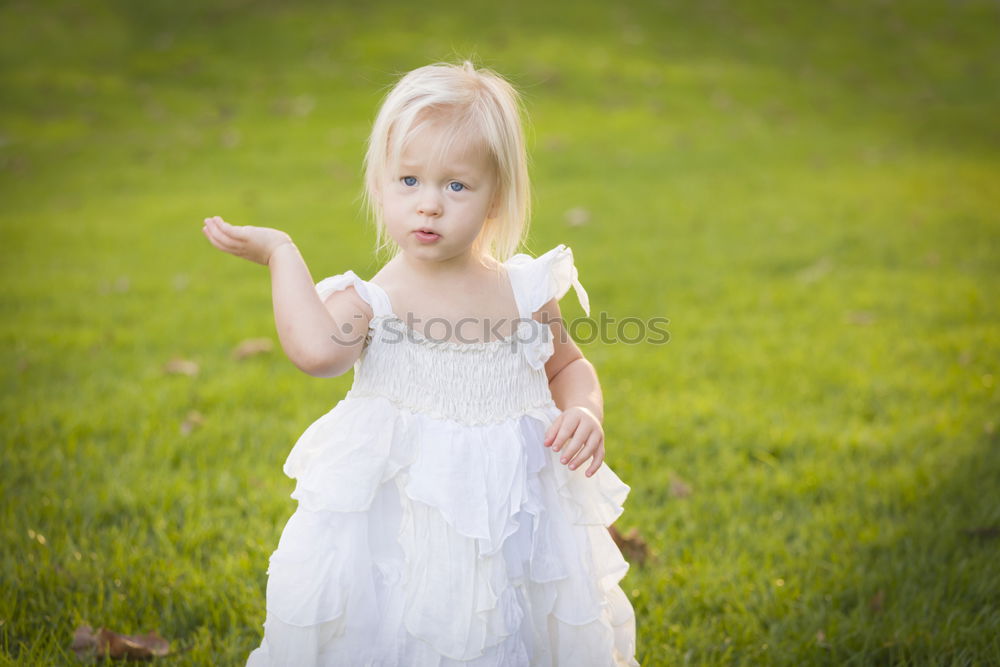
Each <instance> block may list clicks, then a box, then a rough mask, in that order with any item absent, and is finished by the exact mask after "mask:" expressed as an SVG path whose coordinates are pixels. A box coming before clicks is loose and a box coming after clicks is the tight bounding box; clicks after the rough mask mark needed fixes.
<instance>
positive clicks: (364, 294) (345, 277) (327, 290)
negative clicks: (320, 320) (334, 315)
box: [316, 271, 385, 315]
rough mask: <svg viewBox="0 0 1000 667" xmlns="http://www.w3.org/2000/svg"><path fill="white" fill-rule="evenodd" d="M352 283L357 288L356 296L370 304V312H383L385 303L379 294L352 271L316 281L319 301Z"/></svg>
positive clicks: (379, 313)
mask: <svg viewBox="0 0 1000 667" xmlns="http://www.w3.org/2000/svg"><path fill="white" fill-rule="evenodd" d="M352 285H353V286H354V289H355V290H357V292H358V296H360V297H361V298H362V299H364V300H365V302H366V303H367V304H368V305H369V306H371V308H372V312H373V313H374V314H375V315H381V314H383V313H384V312H385V308H384V306H385V304H384V303H383V301H382V299H381V298H380V297H381V294H379V293H378V291H377V290H375V289H372V286H371V285H369V284H368V283H367V282H366V281H364V280H362V279H361V278H359V277H358V276H357V274H356V273H354V271H345V272H344V273H340V274H337V275H335V276H330V277H329V278H324V279H323V280H321V281H319V282H318V283H316V292H317V293H318V294H319V299H320V301H326V297H328V296H330V295H331V294H333V293H334V292H337V291H339V290H342V289H347V288H348V287H350V286H352Z"/></svg>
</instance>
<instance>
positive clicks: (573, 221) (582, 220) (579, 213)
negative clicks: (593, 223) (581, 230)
mask: <svg viewBox="0 0 1000 667" xmlns="http://www.w3.org/2000/svg"><path fill="white" fill-rule="evenodd" d="M565 217H566V222H568V223H569V225H570V226H571V227H580V226H581V225H585V224H587V223H588V222H590V211H588V210H587V209H585V208H584V207H582V206H574V207H573V208H571V209H569V210H568V211H566V213H565Z"/></svg>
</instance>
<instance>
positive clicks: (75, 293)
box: [0, 0, 1000, 665]
mask: <svg viewBox="0 0 1000 667" xmlns="http://www.w3.org/2000/svg"><path fill="white" fill-rule="evenodd" d="M662 4H663V3H629V5H628V6H627V7H625V6H622V7H613V6H610V5H605V4H599V3H593V4H587V5H583V6H581V5H578V4H574V5H572V7H570V6H568V5H565V6H564V5H562V4H559V3H556V4H551V3H550V4H545V3H535V4H532V5H525V6H518V5H510V3H494V4H491V5H487V4H483V5H482V6H469V5H464V6H463V7H462V10H461V11H459V10H457V9H456V7H455V6H454V5H444V4H441V5H439V6H437V5H435V4H434V3H432V4H431V5H430V6H429V5H427V4H426V3H424V4H422V5H419V6H418V5H414V4H402V3H400V4H399V5H395V4H392V3H379V5H378V7H377V8H364V7H361V6H357V7H354V6H351V7H347V6H345V7H337V8H331V7H328V6H327V4H326V3H294V4H292V3H267V2H237V1H236V0H229V1H223V0H220V1H218V2H213V3H210V5H211V6H206V5H205V3H181V4H178V3H165V2H152V3H126V2H103V3H101V2H98V3H90V4H89V5H87V6H86V7H83V6H77V5H71V4H69V3H48V4H47V5H46V6H45V8H42V7H41V6H40V5H34V4H29V3H7V4H5V5H4V6H2V7H0V34H2V35H3V37H4V39H2V40H0V99H2V100H3V102H2V104H0V230H2V231H0V234H2V236H0V242H2V251H3V264H2V269H0V271H2V276H3V284H4V299H3V309H4V310H3V315H4V317H3V319H2V324H0V336H2V337H3V342H4V346H3V358H4V369H5V370H4V372H3V382H4V386H5V391H4V394H3V410H2V412H0V414H2V418H3V431H4V434H5V443H4V447H3V453H2V462H0V466H2V470H3V473H2V475H0V490H2V497H3V500H4V502H3V509H2V514H0V543H2V544H3V550H2V552H0V558H2V570H0V590H2V591H3V595H0V661H3V662H5V663H9V664H38V665H42V664H45V665H48V664H53V663H57V664H58V663H71V662H73V661H74V660H75V658H74V657H73V655H72V653H71V652H69V650H68V646H69V641H70V639H71V637H72V632H73V629H74V628H75V627H76V626H77V625H78V624H80V623H82V622H88V623H90V624H92V625H93V626H95V627H97V626H100V625H103V626H105V627H109V628H112V629H115V630H119V631H122V632H129V633H131V632H141V631H145V630H147V629H154V628H155V629H158V630H159V632H160V633H161V634H162V635H163V636H165V637H167V638H168V639H170V640H171V641H172V645H173V649H174V653H175V656H174V657H173V658H167V659H165V660H162V662H165V663H169V664H199V665H200V664H242V662H243V661H244V660H245V658H246V654H247V653H248V652H249V651H250V650H251V649H252V648H253V647H255V646H256V645H257V643H258V642H259V639H260V636H261V632H262V628H261V623H262V622H263V620H264V585H265V581H266V579H265V570H266V567H267V557H268V556H269V554H270V552H271V551H272V550H273V549H274V547H275V546H276V544H277V538H278V535H279V533H280V530H281V527H282V526H283V524H284V521H285V520H286V519H287V517H288V516H289V515H290V513H291V511H292V510H293V509H294V502H293V501H292V500H291V499H289V498H288V494H289V493H290V492H291V490H292V484H293V483H292V481H291V480H289V479H287V478H285V477H284V476H283V475H282V473H281V465H282V463H283V461H284V457H285V456H286V455H287V453H288V450H289V448H290V447H291V445H292V444H293V443H294V440H295V438H297V436H298V435H299V434H300V433H301V432H302V431H303V430H304V429H305V427H306V426H307V425H308V424H309V423H310V422H311V421H312V420H314V419H316V418H317V417H318V416H320V415H321V414H322V413H323V412H325V411H326V410H328V409H329V408H330V407H331V406H332V405H333V404H334V403H335V402H336V401H337V400H339V399H340V398H341V397H342V396H343V394H344V392H345V391H346V390H347V388H348V387H349V386H350V376H349V375H348V376H345V377H341V378H336V379H332V380H318V379H314V378H310V377H308V376H305V375H303V374H302V373H300V372H299V371H297V370H296V369H295V368H294V366H292V365H291V364H290V363H289V362H288V361H287V359H285V358H284V356H283V354H281V352H280V348H279V347H277V346H276V347H275V352H274V353H272V354H270V355H263V356H256V357H251V358H249V359H245V360H243V361H236V360H234V359H233V358H232V357H231V355H230V353H231V351H232V349H233V347H235V345H236V344H237V343H238V342H239V341H241V340H244V339H246V338H255V337H270V338H272V339H273V340H274V342H275V343H276V344H277V337H276V335H275V332H274V324H273V315H272V311H271V302H270V292H269V284H268V276H267V272H266V270H264V269H263V268H262V267H259V266H254V265H251V264H249V263H247V262H240V261H237V260H235V259H234V258H231V257H226V256H224V255H222V254H221V253H219V252H218V251H216V250H214V249H213V248H211V247H210V246H209V244H208V243H207V242H206V241H205V239H204V238H203V236H202V235H201V231H200V228H201V221H202V219H203V218H205V217H206V216H209V215H222V216H224V217H226V219H228V220H231V221H232V222H235V223H243V224H256V225H266V226H275V227H280V228H282V229H284V230H286V231H288V232H289V233H290V234H292V236H293V237H294V238H295V239H296V242H297V244H298V245H299V246H300V247H301V248H302V249H303V252H304V254H305V257H306V259H307V260H308V262H309V265H310V269H311V270H312V273H313V276H314V278H315V279H316V280H319V279H320V278H322V277H324V276H327V275H331V274H334V273H340V272H342V271H344V270H346V269H348V268H350V269H354V270H355V271H357V272H358V273H359V275H362V276H363V277H367V276H370V275H371V274H373V273H374V271H375V270H376V268H377V267H376V264H375V260H374V258H373V255H372V253H371V247H372V240H373V236H372V233H371V230H370V229H369V228H368V227H367V226H366V223H365V222H364V221H363V219H362V217H361V215H360V213H359V207H358V204H359V201H358V194H359V191H360V185H361V182H360V165H361V156H362V154H363V149H364V141H365V138H366V132H367V129H368V126H369V123H370V121H371V117H372V115H373V114H374V111H375V108H376V105H377V103H378V100H379V98H380V95H381V94H382V93H383V91H384V90H385V86H386V85H387V84H389V83H390V82H391V81H392V77H393V74H394V73H398V72H402V71H405V70H407V69H410V68H412V67H416V66H419V65H422V64H425V63H427V62H431V61H435V60H442V59H446V60H453V59H454V58H455V57H456V56H463V55H472V54H475V55H477V56H478V57H479V59H480V60H481V61H482V62H484V63H485V64H487V65H490V66H493V67H495V68H496V69H497V70H499V71H500V72H501V73H504V74H506V75H508V76H509V77H510V78H512V80H514V82H515V83H516V84H517V85H518V86H519V87H520V88H521V89H522V90H523V91H524V93H525V100H526V104H527V108H528V111H529V113H530V114H531V126H530V141H531V147H532V173H533V177H534V187H535V201H534V204H535V210H536V217H535V220H534V222H533V226H532V236H531V239H530V242H529V244H528V246H529V247H528V250H529V251H530V252H532V253H533V254H537V253H540V252H544V251H545V250H548V249H549V248H551V247H553V246H554V245H555V244H557V243H566V244H568V245H570V246H571V247H572V248H573V250H574V253H575V255H576V259H577V266H578V267H579V269H580V278H581V281H582V282H583V284H584V285H585V287H586V288H587V290H588V291H589V293H590V299H591V305H592V316H593V317H594V319H595V320H596V319H597V318H598V317H599V316H600V313H601V312H602V311H603V312H604V314H605V315H606V316H607V317H609V318H615V319H616V321H621V320H622V319H624V318H626V317H638V318H644V319H645V318H652V317H666V318H669V320H670V324H669V326H668V327H667V328H668V329H669V331H670V341H669V342H668V343H667V344H665V345H651V344H643V345H628V344H624V343H612V342H609V341H605V342H593V343H588V344H585V345H584V346H583V349H584V352H585V354H587V356H588V358H590V359H591V360H592V361H593V362H594V364H595V365H596V366H597V368H598V371H599V372H600V375H601V379H602V384H603V387H604V394H605V402H606V410H605V411H606V420H605V428H606V432H607V448H608V457H607V461H608V464H609V465H610V466H611V467H613V468H614V469H615V471H616V472H617V473H618V474H619V475H620V476H621V477H622V479H623V480H625V481H626V482H627V483H628V484H629V485H631V487H632V493H631V495H630V497H629V499H628V502H627V505H626V511H625V513H624V514H623V515H622V518H621V519H620V520H619V522H618V528H619V529H621V530H622V532H625V531H626V530H627V529H628V528H631V527H636V528H638V529H639V531H640V533H641V535H642V536H643V537H644V539H645V540H646V541H647V542H648V545H649V551H650V554H649V559H648V560H647V562H646V564H645V565H642V566H640V565H639V564H637V563H636V564H633V566H632V568H631V569H630V571H629V573H628V575H627V576H626V578H625V579H624V580H623V582H622V585H623V588H624V590H625V591H626V593H627V594H628V595H629V597H630V598H631V599H632V601H633V604H634V605H635V609H636V613H637V617H638V620H637V623H638V633H639V636H638V657H639V659H640V662H642V663H643V665H673V664H682V663H691V664H754V665H756V664H789V665H800V664H857V665H868V664H922V665H923V664H930V665H933V664H940V665H954V664H992V663H997V662H1000V640H998V639H997V637H998V636H1000V608H998V602H997V601H998V600H1000V576H998V570H997V567H996V562H997V548H998V545H1000V541H998V540H1000V538H998V537H996V531H995V529H996V528H997V527H1000V488H998V485H997V480H998V479H1000V455H998V435H997V432H998V429H1000V418H998V416H997V415H1000V410H998V408H1000V400H998V391H997V384H998V382H1000V364H998V359H1000V309H998V306H997V303H998V302H997V299H996V295H997V293H998V287H1000V279H998V269H1000V216H998V213H997V211H998V210H1000V207H998V204H1000V197H998V196H997V194H996V187H995V184H996V183H997V182H998V180H1000V167H998V159H997V157H998V148H1000V136H998V134H997V125H996V122H995V118H996V117H997V115H998V111H1000V99H998V96H1000V92H998V91H1000V85H998V84H1000V68H998V67H997V65H996V63H998V62H1000V53H998V52H997V46H996V44H997V42H996V39H995V35H994V34H993V32H994V31H993V26H995V20H996V7H995V5H994V4H991V3H986V2H979V3H976V2H965V3H950V4H948V5H946V6H945V5H941V4H940V3H932V2H921V3H917V2H911V3H883V2H870V3H848V2H835V3H826V4H823V5H822V6H820V5H816V6H813V5H806V4H801V5H795V6H794V7H793V6H791V5H787V4H783V3H765V2H754V3H739V4H735V3H725V2H713V3H708V2H706V3H690V4H688V5H681V4H672V5H670V6H660V5H662ZM574 208H578V209H579V208H582V209H584V210H585V212H586V217H587V221H586V223H585V224H582V225H578V226H574V225H571V224H569V223H568V222H567V217H566V213H567V211H569V210H570V209H574ZM562 307H563V312H564V315H565V316H566V317H568V318H577V317H581V316H582V312H581V310H580V308H579V306H578V304H576V303H575V300H574V299H573V297H572V296H569V297H568V298H565V299H564V300H563V302H562ZM174 357H180V358H184V359H189V360H193V361H195V362H197V363H198V365H199V372H198V373H197V375H195V376H187V375H171V374H167V373H165V372H164V370H163V368H164V364H165V363H166V362H167V361H169V360H170V359H172V358H174ZM192 411H196V412H197V413H198V414H200V415H201V416H202V418H203V421H202V422H201V423H200V425H198V424H195V425H194V427H193V429H192V430H191V431H190V432H189V433H185V431H184V429H182V425H183V424H184V423H185V422H186V421H187V420H190V419H191V412H192ZM678 483H683V484H686V485H687V487H688V488H689V489H690V494H689V495H685V494H684V493H678V491H677V489H679V488H683V487H682V486H677V484H678Z"/></svg>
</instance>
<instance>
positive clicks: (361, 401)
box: [247, 244, 638, 667]
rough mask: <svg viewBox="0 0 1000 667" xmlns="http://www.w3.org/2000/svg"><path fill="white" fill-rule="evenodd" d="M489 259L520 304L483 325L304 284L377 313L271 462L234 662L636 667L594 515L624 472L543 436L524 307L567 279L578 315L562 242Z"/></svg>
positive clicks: (360, 286)
mask: <svg viewBox="0 0 1000 667" xmlns="http://www.w3.org/2000/svg"><path fill="white" fill-rule="evenodd" d="M505 266H506V268H507V272H508V275H509V276H510V283H511V286H512V288H513V292H514V297H515V300H516V301H517V305H518V310H519V312H520V317H521V319H520V320H519V326H518V327H517V329H516V333H515V334H514V335H512V336H509V337H507V338H504V339H497V340H492V341H488V342H473V343H460V342H455V341H443V340H435V339H430V338H426V337H424V336H423V335H422V334H420V333H419V332H417V331H414V330H413V329H412V328H410V327H408V326H406V325H405V323H404V322H403V320H402V319H401V318H399V317H398V316H397V315H395V314H394V313H393V312H392V308H391V305H390V303H389V299H388V296H387V294H386V292H385V291H383V290H382V288H380V287H379V286H378V285H376V284H374V283H371V282H367V281H364V280H362V279H360V278H358V276H357V275H355V274H354V272H353V271H347V272H346V273H343V274H340V275H336V276H332V277H330V278H326V279H324V280H322V281H320V282H319V283H317V285H316V289H317V290H318V292H319V295H320V297H321V298H324V299H325V298H326V296H327V295H328V294H330V293H332V292H334V291H336V290H340V289H344V288H346V287H347V286H349V285H353V286H354V287H355V289H356V290H357V292H358V294H359V295H360V296H361V297H362V298H363V299H365V301H367V302H368V303H369V304H370V305H371V307H372V310H373V312H374V317H373V318H372V320H371V324H370V328H369V332H368V337H367V340H366V343H365V347H364V349H363V351H362V354H361V356H360V358H359V359H358V361H357V363H356V364H355V366H354V382H353V385H352V387H351V389H350V391H349V392H348V393H347V395H346V396H345V398H344V399H343V400H342V401H340V402H339V403H337V404H336V406H334V408H333V409H332V410H330V411H329V412H328V413H326V414H325V415H323V416H322V417H320V418H319V419H318V420H316V421H315V422H314V423H313V424H311V425H310V426H309V427H308V428H307V429H306V430H305V432H304V433H302V435H301V436H300V437H299V439H298V440H297V441H296V443H295V446H294V447H293V448H292V450H291V452H290V453H289V455H288V459H287V461H286V462H285V465H284V472H285V474H286V475H288V476H289V477H291V478H293V479H295V480H297V482H296V486H295V490H294V492H293V493H292V494H291V497H292V498H295V499H296V500H297V501H298V506H297V509H296V511H295V512H294V513H293V514H292V516H291V518H290V519H289V520H288V523H287V524H286V525H285V527H284V530H283V532H282V534H281V539H280V541H279V543H278V547H277V549H276V550H275V551H274V553H273V554H272V555H271V558H270V565H269V568H268V570H267V573H268V581H267V615H266V620H265V622H264V638H263V640H262V641H261V644H260V647H259V648H257V649H255V650H254V651H253V652H251V653H250V656H249V658H248V661H247V665H248V667H257V666H260V665H287V666H294V667H308V666H310V665H324V666H333V665H336V666H338V667H340V666H351V667H354V666H356V665H358V666H372V667H376V666H377V667H390V666H391V667H446V666H448V667H450V666H456V665H464V666H467V667H469V666H475V667H485V666H487V665H489V666H491V667H520V666H528V665H530V666H532V667H535V666H538V667H542V666H544V667H549V666H555V665H559V666H564V667H587V666H594V667H598V666H599V667H609V666H618V665H632V666H634V667H638V662H637V661H636V660H635V657H634V655H635V614H634V611H633V608H632V605H631V603H630V602H629V600H628V598H627V597H626V596H625V593H624V592H623V591H622V589H621V587H620V586H619V582H620V581H621V579H622V577H624V576H625V573H626V571H627V570H628V562H627V561H625V559H624V558H623V557H622V554H621V551H620V550H619V549H618V547H617V546H616V545H615V543H614V540H613V539H612V538H611V535H610V533H609V532H608V529H607V527H608V526H609V525H611V523H612V522H614V521H615V519H617V518H618V516H619V515H620V514H621V513H622V511H623V508H622V505H623V503H624V501H625V498H626V496H627V495H628V493H629V491H630V487H629V486H627V485H626V484H624V483H623V482H622V481H621V480H620V479H619V478H618V476H617V475H616V474H615V473H614V472H613V471H612V470H611V468H609V467H608V465H607V464H606V463H602V464H601V467H600V468H599V469H598V471H597V473H595V474H594V476H592V477H586V476H585V474H584V472H585V470H586V469H587V466H588V465H589V464H590V462H591V461H590V460H588V461H587V462H586V463H584V464H583V465H581V466H579V467H578V468H577V469H576V470H570V469H569V468H568V467H567V466H566V464H563V463H561V462H560V461H559V457H560V456H561V454H560V453H559V452H554V451H552V450H551V448H549V447H545V446H544V445H543V439H544V435H545V431H546V428H547V427H548V426H549V425H550V424H551V423H552V421H553V420H554V419H555V418H556V417H557V416H558V415H559V414H560V410H559V409H558V408H557V407H556V405H555V403H554V402H553V401H552V395H551V393H550V391H549V386H548V382H547V379H546V375H545V368H544V364H545V361H546V360H547V359H548V358H549V357H550V356H551V355H552V351H553V348H552V340H551V339H552V334H551V330H550V329H549V327H548V326H546V325H543V324H541V323H540V322H538V321H536V320H533V319H530V318H531V314H532V313H534V312H535V311H537V310H538V309H539V308H540V307H541V306H542V305H543V304H545V303H546V302H547V301H549V300H550V299H551V298H553V297H556V298H561V297H562V296H563V295H564V294H565V293H566V292H567V291H568V290H569V288H570V286H573V287H575V289H576V292H577V297H578V298H579V300H580V303H581V305H582V306H583V308H584V310H586V311H587V313H588V314H589V312H590V310H589V304H588V302H587V294H586V292H585V291H584V289H583V286H582V285H581V284H580V282H579V280H578V279H577V271H576V268H575V267H574V265H573V254H572V251H571V250H570V249H569V248H567V247H566V246H565V245H562V244H560V245H558V246H556V247H555V248H553V249H552V250H550V251H549V252H546V253H544V254H543V255H540V256H539V257H537V258H532V257H530V256H528V255H525V254H518V255H515V256H514V257H512V258H511V259H509V260H508V261H507V262H505ZM463 333H464V332H463ZM470 337H471V336H470ZM480 338H482V336H480Z"/></svg>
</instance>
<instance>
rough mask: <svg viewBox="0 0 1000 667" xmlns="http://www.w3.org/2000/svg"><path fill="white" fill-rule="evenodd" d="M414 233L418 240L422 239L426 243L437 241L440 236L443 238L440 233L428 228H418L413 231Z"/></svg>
mask: <svg viewBox="0 0 1000 667" xmlns="http://www.w3.org/2000/svg"><path fill="white" fill-rule="evenodd" d="M413 234H414V235H415V236H416V237H417V240H419V241H422V242H424V243H430V242H433V241H437V240H438V239H439V238H441V235H440V234H438V233H437V232H432V231H430V230H428V229H418V230H416V231H415V232H413Z"/></svg>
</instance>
